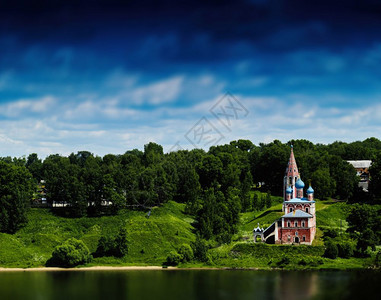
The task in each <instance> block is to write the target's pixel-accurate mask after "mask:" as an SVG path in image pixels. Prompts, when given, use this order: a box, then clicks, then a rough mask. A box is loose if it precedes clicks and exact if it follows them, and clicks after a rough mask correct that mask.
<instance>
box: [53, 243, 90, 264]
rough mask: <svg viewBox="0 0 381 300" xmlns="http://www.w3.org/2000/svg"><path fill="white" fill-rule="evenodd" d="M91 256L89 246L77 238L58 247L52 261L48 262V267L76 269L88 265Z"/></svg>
mask: <svg viewBox="0 0 381 300" xmlns="http://www.w3.org/2000/svg"><path fill="white" fill-rule="evenodd" d="M91 258H92V257H91V255H90V252H89V249H88V248H87V246H86V245H85V244H84V243H83V242H82V241H81V240H77V239H75V238H70V239H68V240H67V241H65V242H64V243H63V244H62V245H60V246H57V247H56V248H55V249H54V251H53V253H52V257H51V259H50V260H49V261H48V262H47V265H48V266H58V267H75V266H78V265H81V264H85V263H88V262H89V261H90V260H91Z"/></svg>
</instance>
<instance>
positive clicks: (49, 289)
mask: <svg viewBox="0 0 381 300" xmlns="http://www.w3.org/2000/svg"><path fill="white" fill-rule="evenodd" d="M380 284H381V273H380V272H375V271H368V270H364V271H359V272H358V271H356V272H355V271H252V270H139V271H136V270H127V271H126V270H117V271H65V272H62V271H57V272H55V271H52V272H0V299H1V300H5V299H41V300H42V299H65V300H71V299H81V300H86V299H92V300H95V299H142V300H144V299H167V300H169V299H177V300H188V299H189V300H190V299H198V300H202V299H208V300H209V299H210V300H212V299H232V300H235V299H282V300H288V299H290V300H293V299H372V298H378V296H379V293H378V291H377V289H378V288H379V285H380Z"/></svg>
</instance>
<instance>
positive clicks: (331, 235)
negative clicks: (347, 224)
mask: <svg viewBox="0 0 381 300" xmlns="http://www.w3.org/2000/svg"><path fill="white" fill-rule="evenodd" d="M338 235H339V232H338V230H337V229H332V228H329V229H327V230H325V231H324V239H326V238H335V237H337V236H338Z"/></svg>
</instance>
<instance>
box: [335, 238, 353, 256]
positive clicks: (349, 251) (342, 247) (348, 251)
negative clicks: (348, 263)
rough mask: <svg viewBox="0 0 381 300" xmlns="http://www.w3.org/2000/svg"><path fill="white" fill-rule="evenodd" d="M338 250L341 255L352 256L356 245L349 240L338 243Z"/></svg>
mask: <svg viewBox="0 0 381 300" xmlns="http://www.w3.org/2000/svg"><path fill="white" fill-rule="evenodd" d="M337 250H338V255H339V257H342V258H350V257H352V256H353V252H354V245H353V244H352V243H349V242H340V243H337Z"/></svg>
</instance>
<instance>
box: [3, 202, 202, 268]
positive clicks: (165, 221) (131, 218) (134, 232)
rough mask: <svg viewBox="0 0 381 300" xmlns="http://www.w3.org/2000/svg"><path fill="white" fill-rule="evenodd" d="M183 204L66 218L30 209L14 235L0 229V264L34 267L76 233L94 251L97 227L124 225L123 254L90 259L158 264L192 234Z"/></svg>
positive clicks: (101, 262) (100, 229) (105, 230)
mask: <svg viewBox="0 0 381 300" xmlns="http://www.w3.org/2000/svg"><path fill="white" fill-rule="evenodd" d="M183 209H184V205H183V204H179V203H176V202H169V203H167V204H165V205H164V206H163V207H157V208H154V209H153V210H152V213H151V216H150V217H149V218H147V217H146V213H145V212H140V211H128V210H125V211H122V212H121V213H120V214H119V215H117V216H104V217H100V218H80V219H70V218H63V217H57V216H55V215H53V214H52V213H51V212H50V211H49V210H48V209H41V208H35V209H31V210H30V212H29V214H28V219H29V222H28V224H27V226H26V227H24V228H23V229H21V230H20V231H18V232H17V233H16V234H14V235H10V234H4V233H1V234H0V245H1V246H0V267H38V266H43V265H44V264H45V262H46V261H47V260H48V259H49V258H50V257H51V254H52V251H53V249H54V248H55V247H56V246H57V245H59V244H61V243H62V242H64V241H65V240H67V239H68V238H70V237H75V238H77V239H81V240H82V241H83V242H84V243H85V244H86V245H87V247H88V248H89V250H90V251H91V252H94V251H95V250H96V248H97V244H98V240H99V238H100V236H101V234H102V233H107V234H114V233H116V232H117V231H118V230H119V227H120V226H126V229H127V235H128V240H129V254H128V255H127V256H126V257H125V258H123V259H115V258H96V259H94V261H93V262H92V263H91V265H131V264H134V265H161V263H162V262H163V261H164V260H165V259H166V257H167V254H168V253H169V252H170V251H171V250H173V249H177V248H178V247H179V246H180V245H181V244H183V243H186V244H189V243H190V242H191V241H193V240H194V238H195V237H194V234H193V233H192V226H191V223H192V222H193V219H191V218H190V217H189V216H186V215H184V214H183V213H182V211H183Z"/></svg>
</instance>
